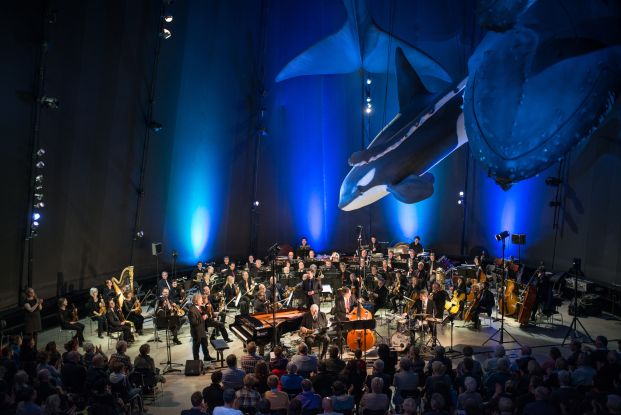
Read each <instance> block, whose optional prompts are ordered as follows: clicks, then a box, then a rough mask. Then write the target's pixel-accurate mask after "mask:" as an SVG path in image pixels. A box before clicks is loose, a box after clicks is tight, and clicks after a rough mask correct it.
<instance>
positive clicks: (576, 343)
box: [567, 339, 582, 370]
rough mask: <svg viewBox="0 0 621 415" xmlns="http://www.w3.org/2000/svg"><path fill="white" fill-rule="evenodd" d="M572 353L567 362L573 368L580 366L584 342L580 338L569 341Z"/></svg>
mask: <svg viewBox="0 0 621 415" xmlns="http://www.w3.org/2000/svg"><path fill="white" fill-rule="evenodd" d="M569 350H570V351H571V353H570V355H569V356H568V357H567V364H568V365H569V368H570V369H571V370H574V369H575V368H576V367H577V366H578V356H580V353H582V342H580V340H578V339H573V340H572V341H571V343H569Z"/></svg>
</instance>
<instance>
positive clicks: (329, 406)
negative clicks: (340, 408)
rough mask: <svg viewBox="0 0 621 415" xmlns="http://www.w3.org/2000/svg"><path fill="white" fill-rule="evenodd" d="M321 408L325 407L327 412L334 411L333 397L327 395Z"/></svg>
mask: <svg viewBox="0 0 621 415" xmlns="http://www.w3.org/2000/svg"><path fill="white" fill-rule="evenodd" d="M321 408H322V409H323V411H324V412H325V413H330V412H332V399H330V398H327V397H326V398H323V399H322V400H321Z"/></svg>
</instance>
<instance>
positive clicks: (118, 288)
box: [110, 265, 134, 309]
mask: <svg viewBox="0 0 621 415" xmlns="http://www.w3.org/2000/svg"><path fill="white" fill-rule="evenodd" d="M110 280H111V281H112V286H113V287H114V294H115V295H116V298H117V301H118V306H119V309H120V308H121V307H123V299H124V297H123V291H124V289H125V287H126V286H127V285H129V290H130V291H131V292H132V293H133V292H134V267H133V265H130V266H128V267H125V268H124V269H123V271H121V275H120V276H119V278H118V279H116V278H115V277H112V278H110Z"/></svg>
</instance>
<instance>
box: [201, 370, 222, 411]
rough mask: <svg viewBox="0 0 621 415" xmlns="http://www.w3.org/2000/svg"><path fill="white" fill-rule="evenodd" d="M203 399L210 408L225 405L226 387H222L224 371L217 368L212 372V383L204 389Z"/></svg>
mask: <svg viewBox="0 0 621 415" xmlns="http://www.w3.org/2000/svg"><path fill="white" fill-rule="evenodd" d="M203 400H204V401H205V403H207V404H209V407H210V408H215V407H216V406H222V405H224V388H223V387H222V372H221V371H219V370H216V371H215V372H213V373H212V374H211V385H209V386H207V387H205V388H204V389H203Z"/></svg>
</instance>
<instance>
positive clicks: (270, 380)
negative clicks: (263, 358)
mask: <svg viewBox="0 0 621 415" xmlns="http://www.w3.org/2000/svg"><path fill="white" fill-rule="evenodd" d="M267 386H268V387H269V388H270V389H277V388H278V376H276V375H269V376H268V377H267Z"/></svg>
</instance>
